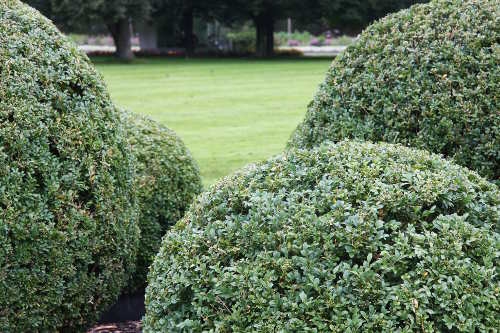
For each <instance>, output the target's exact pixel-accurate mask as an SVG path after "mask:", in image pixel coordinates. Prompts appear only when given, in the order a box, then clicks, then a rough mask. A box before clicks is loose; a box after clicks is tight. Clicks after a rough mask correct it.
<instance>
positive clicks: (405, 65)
mask: <svg viewBox="0 0 500 333" xmlns="http://www.w3.org/2000/svg"><path fill="white" fill-rule="evenodd" d="M499 40H500V6H499V4H498V0H485V1H473V0H466V1H463V0H440V1H432V2H431V3H429V4H424V5H416V6H414V7H411V8H410V9H408V10H403V11H401V12H399V13H396V14H394V15H390V16H388V17H386V18H384V19H382V20H380V21H378V22H376V23H375V24H373V25H372V26H370V27H369V28H367V29H366V31H364V32H363V33H362V34H361V36H360V38H359V40H358V41H357V43H356V44H355V45H353V46H351V47H349V48H348V49H347V50H346V51H345V52H344V54H342V55H341V56H339V57H338V58H337V59H336V60H335V61H334V62H333V64H332V66H331V68H330V70H329V71H328V73H327V76H326V80H325V81H324V83H323V84H322V85H321V86H320V88H319V91H318V93H317V94H316V97H315V98H314V100H313V101H312V102H311V104H310V106H309V110H308V112H307V115H306V118H305V120H304V122H303V123H302V124H301V125H299V127H298V128H297V130H296V131H295V133H294V134H293V135H292V138H291V141H290V143H289V145H290V146H292V147H301V148H306V147H313V146H316V145H318V144H320V143H321V142H323V141H326V140H330V141H334V142H337V141H340V140H342V139H345V138H357V139H362V140H370V141H386V142H397V143H402V144H405V145H410V146H414V147H418V148H422V149H426V150H429V151H431V152H435V153H440V154H443V155H445V156H448V157H451V158H453V159H454V160H455V162H456V163H458V164H460V165H463V166H467V167H469V168H471V169H474V170H476V171H477V172H479V173H480V174H481V175H483V176H484V177H486V178H488V179H490V180H494V181H500V106H499V104H498V103H499V99H500V45H499Z"/></svg>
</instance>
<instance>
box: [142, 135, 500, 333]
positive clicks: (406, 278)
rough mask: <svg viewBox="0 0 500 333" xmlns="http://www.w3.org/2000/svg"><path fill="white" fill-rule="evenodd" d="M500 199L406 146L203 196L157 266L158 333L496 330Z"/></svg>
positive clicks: (298, 167) (284, 166)
mask: <svg viewBox="0 0 500 333" xmlns="http://www.w3.org/2000/svg"><path fill="white" fill-rule="evenodd" d="M499 229H500V193H499V190H498V188H497V186H496V185H494V184H492V183H490V182H488V181H486V180H484V179H483V178H481V177H480V176H479V175H478V174H476V173H474V172H472V171H469V170H467V169H465V168H463V167H459V166H457V165H455V164H453V163H452V162H449V161H447V160H444V159H442V158H440V157H439V156H437V155H430V154H429V153H427V152H425V151H420V150H413V149H410V148H405V147H403V146H398V145H390V144H380V145H375V144H370V143H356V142H349V141H344V142H341V143H339V144H336V145H330V146H321V147H320V148H317V149H314V150H291V151H290V152H287V153H285V154H284V155H281V156H278V157H276V158H274V159H271V160H269V161H267V162H265V163H263V164H259V165H256V166H250V167H248V168H247V169H245V170H243V171H241V172H239V173H236V174H235V175H233V176H231V177H228V178H226V179H224V180H222V181H221V182H219V183H218V184H217V185H215V186H213V187H212V188H211V189H210V190H209V191H208V192H206V193H204V194H203V195H201V196H200V197H199V198H198V199H197V200H196V201H195V204H193V206H192V207H191V209H190V210H189V212H188V213H187V214H186V216H185V218H184V219H183V220H181V221H179V222H178V223H177V224H176V225H175V226H174V227H173V228H172V229H171V231H169V232H167V234H166V235H165V237H164V239H163V243H162V247H161V250H160V252H159V254H158V255H157V257H156V259H155V261H154V263H153V265H152V266H151V270H150V275H149V285H148V288H147V292H146V311H147V313H146V317H145V322H144V326H145V327H144V330H145V332H175V331H193V332H201V331H204V332H209V331H210V332H251V331H252V332H327V331H333V332H354V331H356V332H366V331H369V332H395V331H399V330H401V331H404V332H408V331H426V332H431V331H447V330H457V331H467V332H473V331H489V330H494V329H496V328H498V327H499V324H500V318H499V317H498V311H499V309H500V308H499V297H498V296H499V290H500V282H499V274H498V273H499V267H498V261H499V251H498V249H499V247H500V238H499V234H498V231H499Z"/></svg>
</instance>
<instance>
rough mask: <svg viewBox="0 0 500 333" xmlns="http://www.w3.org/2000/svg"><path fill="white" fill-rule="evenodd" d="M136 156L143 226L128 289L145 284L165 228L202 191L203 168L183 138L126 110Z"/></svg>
mask: <svg viewBox="0 0 500 333" xmlns="http://www.w3.org/2000/svg"><path fill="white" fill-rule="evenodd" d="M123 122H124V123H125V124H126V127H127V137H128V139H129V143H130V146H131V148H132V153H133V154H134V156H135V158H136V172H137V174H136V177H137V178H136V188H137V190H138V198H139V207H140V217H139V228H140V230H141V237H140V244H139V249H140V250H139V252H138V256H137V265H136V272H135V274H134V275H133V277H132V281H131V283H130V286H129V289H130V290H129V291H134V290H136V289H138V288H142V287H145V284H146V277H147V272H148V267H149V265H150V264H151V262H152V261H153V258H154V256H155V255H156V253H157V252H158V249H159V248H160V243H161V238H162V236H163V235H164V234H165V232H166V230H167V229H168V228H169V227H170V226H171V225H173V224H174V223H175V222H177V221H178V220H179V219H180V218H181V217H182V216H183V215H184V212H185V211H186V209H187V208H188V207H189V205H190V204H191V202H192V201H193V199H194V197H195V196H196V195H197V194H199V193H200V192H201V189H202V183H201V177H200V172H199V169H198V166H197V165H196V163H195V161H194V160H193V158H192V157H191V154H190V153H189V151H188V149H187V148H186V146H185V145H184V143H183V142H182V140H181V139H180V138H179V137H178V136H177V135H176V134H175V133H174V132H173V131H171V130H170V129H168V128H166V127H164V126H162V125H160V124H158V123H156V122H155V121H153V120H151V119H149V118H146V117H144V116H140V115H136V114H133V113H130V112H126V111H123Z"/></svg>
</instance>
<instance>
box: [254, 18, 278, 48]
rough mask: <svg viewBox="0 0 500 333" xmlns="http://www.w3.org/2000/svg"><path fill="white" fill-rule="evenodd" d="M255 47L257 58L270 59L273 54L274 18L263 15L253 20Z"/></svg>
mask: <svg viewBox="0 0 500 333" xmlns="http://www.w3.org/2000/svg"><path fill="white" fill-rule="evenodd" d="M254 23H255V27H256V33H257V45H256V54H257V57H260V58H264V57H272V56H273V54H274V16H273V15H272V14H265V15H262V16H259V17H256V18H255V19H254Z"/></svg>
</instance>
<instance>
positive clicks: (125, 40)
mask: <svg viewBox="0 0 500 333" xmlns="http://www.w3.org/2000/svg"><path fill="white" fill-rule="evenodd" d="M108 30H109V32H110V33H111V36H112V37H113V41H114V42H115V47H116V53H115V56H116V57H117V58H118V59H121V60H132V59H134V53H133V52H132V41H131V38H132V31H131V29H130V22H129V19H128V18H122V19H119V20H118V21H116V22H113V23H111V24H108Z"/></svg>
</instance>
